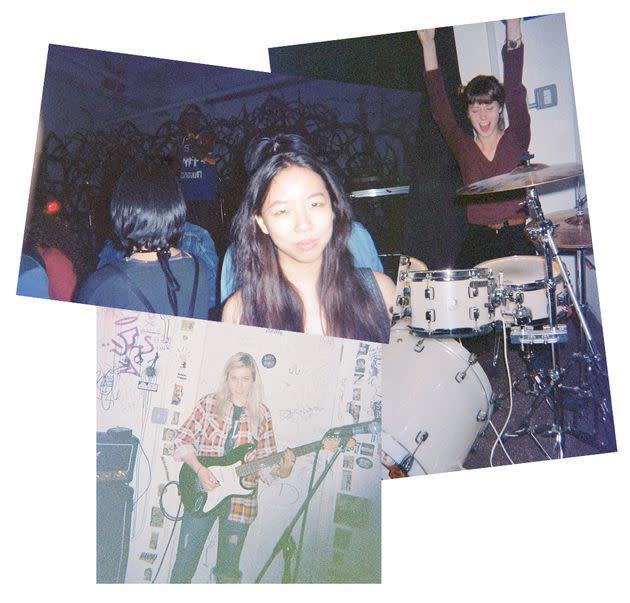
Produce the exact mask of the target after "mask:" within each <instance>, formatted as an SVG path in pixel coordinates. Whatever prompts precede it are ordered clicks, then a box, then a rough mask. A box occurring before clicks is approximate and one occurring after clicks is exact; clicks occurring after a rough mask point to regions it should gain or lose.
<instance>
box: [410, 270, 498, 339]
mask: <svg viewBox="0 0 630 603" xmlns="http://www.w3.org/2000/svg"><path fill="white" fill-rule="evenodd" d="M490 274H491V273H490V270H485V269H479V268H472V269H470V270H422V271H418V272H410V273H409V277H410V280H411V285H410V291H411V304H410V305H411V327H412V330H413V331H414V332H415V333H417V334H418V335H424V336H426V337H457V338H459V337H474V336H477V335H484V334H485V333H489V332H490V331H492V323H493V322H494V308H493V307H492V305H491V303H490V294H489V290H488V284H489V277H490Z"/></svg>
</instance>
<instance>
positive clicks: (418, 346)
mask: <svg viewBox="0 0 630 603" xmlns="http://www.w3.org/2000/svg"><path fill="white" fill-rule="evenodd" d="M423 350H424V339H418V342H417V343H416V345H414V346H413V351H414V352H417V353H418V354H419V353H420V352H422V351H423Z"/></svg>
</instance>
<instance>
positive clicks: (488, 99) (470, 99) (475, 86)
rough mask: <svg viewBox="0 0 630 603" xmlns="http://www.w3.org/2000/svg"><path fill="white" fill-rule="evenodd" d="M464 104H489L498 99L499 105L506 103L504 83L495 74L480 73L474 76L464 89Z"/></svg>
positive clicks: (467, 105) (466, 105)
mask: <svg viewBox="0 0 630 603" xmlns="http://www.w3.org/2000/svg"><path fill="white" fill-rule="evenodd" d="M462 100H463V102H464V106H465V107H466V108H468V107H469V106H470V105H476V104H481V105H489V104H490V103H492V102H494V101H497V102H498V103H499V105H503V104H504V103H505V89H504V88H503V84H501V83H500V82H499V80H497V78H496V77H494V76H493V75H478V76H477V77H474V78H473V79H472V80H470V82H468V84H467V85H466V87H465V88H464V90H463V91H462Z"/></svg>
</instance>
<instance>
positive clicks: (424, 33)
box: [416, 29, 435, 46]
mask: <svg viewBox="0 0 630 603" xmlns="http://www.w3.org/2000/svg"><path fill="white" fill-rule="evenodd" d="M416 33H417V34H418V40H420V44H422V45H423V46H424V44H426V43H427V42H432V41H433V40H434V39H435V29H419V30H418V31H417V32H416Z"/></svg>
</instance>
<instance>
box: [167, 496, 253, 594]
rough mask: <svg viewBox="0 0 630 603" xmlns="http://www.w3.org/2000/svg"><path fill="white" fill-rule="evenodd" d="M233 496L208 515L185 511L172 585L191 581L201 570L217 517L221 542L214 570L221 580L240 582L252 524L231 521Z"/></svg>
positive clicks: (218, 580) (217, 577)
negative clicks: (243, 553) (196, 514)
mask: <svg viewBox="0 0 630 603" xmlns="http://www.w3.org/2000/svg"><path fill="white" fill-rule="evenodd" d="M229 510H230V506H229V499H228V501H227V504H222V505H219V507H218V509H216V510H215V511H213V512H212V513H210V514H209V515H207V516H206V517H193V516H192V515H189V514H188V513H184V517H183V519H182V526H181V529H180V532H179V542H178V545H177V557H176V558H175V564H174V565H173V571H172V572H171V579H170V581H171V583H172V584H182V583H184V584H188V583H190V582H191V580H192V577H193V576H194V575H195V572H196V571H197V564H198V563H199V559H200V557H201V553H202V552H203V548H204V546H205V544H206V540H207V538H208V534H209V533H210V530H212V526H213V525H214V522H215V520H216V519H217V518H218V520H219V544H218V547H217V563H216V565H215V567H214V569H213V570H212V571H213V572H214V575H215V576H216V579H217V582H219V583H223V582H240V579H241V575H242V573H241V571H240V570H239V562H240V559H241V551H242V550H243V544H244V543H245V537H246V536H247V531H248V530H249V524H247V523H239V522H236V521H230V520H229V519H228V513H229Z"/></svg>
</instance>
